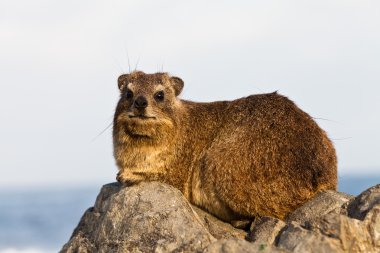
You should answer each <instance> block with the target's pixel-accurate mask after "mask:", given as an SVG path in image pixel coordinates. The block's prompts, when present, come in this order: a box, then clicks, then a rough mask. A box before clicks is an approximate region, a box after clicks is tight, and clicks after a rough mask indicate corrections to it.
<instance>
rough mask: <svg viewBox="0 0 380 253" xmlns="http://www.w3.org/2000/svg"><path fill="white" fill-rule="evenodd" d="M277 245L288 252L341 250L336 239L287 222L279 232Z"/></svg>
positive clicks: (328, 252) (327, 252) (302, 252)
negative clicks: (284, 227)
mask: <svg viewBox="0 0 380 253" xmlns="http://www.w3.org/2000/svg"><path fill="white" fill-rule="evenodd" d="M277 246H278V247H279V248H280V249H285V250H288V251H290V252H297V253H298V252H299V253H304V252H320V253H322V252H323V253H324V252H326V253H330V252H343V250H342V249H341V247H340V245H339V242H338V240H336V239H333V238H329V237H327V236H324V235H321V234H319V233H316V232H313V231H309V230H306V229H304V228H302V227H301V226H299V225H298V224H296V223H294V222H293V223H291V224H289V225H288V226H287V227H286V229H285V230H284V231H283V232H282V233H281V235H280V237H279V239H278V243H277Z"/></svg>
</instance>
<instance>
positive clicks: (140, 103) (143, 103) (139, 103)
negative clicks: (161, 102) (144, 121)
mask: <svg viewBox="0 0 380 253" xmlns="http://www.w3.org/2000/svg"><path fill="white" fill-rule="evenodd" d="M147 106H148V101H147V100H146V98H145V97H143V96H139V97H137V98H136V100H135V107H136V108H137V109H144V108H146V107H147Z"/></svg>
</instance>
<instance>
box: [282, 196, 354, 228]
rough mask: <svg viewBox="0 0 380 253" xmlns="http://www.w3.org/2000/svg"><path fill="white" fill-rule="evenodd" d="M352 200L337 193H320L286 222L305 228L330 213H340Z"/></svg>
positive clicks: (292, 214)
mask: <svg viewBox="0 0 380 253" xmlns="http://www.w3.org/2000/svg"><path fill="white" fill-rule="evenodd" d="M352 198H353V196H351V195H347V194H345V193H340V192H335V191H323V192H320V193H318V194H317V195H316V196H315V197H314V198H313V199H311V200H309V201H308V202H306V203H305V204H304V205H302V206H301V207H299V208H297V209H296V210H295V211H294V212H293V213H291V214H290V215H288V217H287V218H286V222H288V223H290V222H293V221H295V222H298V223H300V224H301V225H303V226H304V225H306V223H307V222H311V221H313V220H315V219H318V218H319V217H322V216H323V215H325V214H327V213H329V212H335V213H340V212H341V210H340V209H341V206H342V205H343V204H344V203H346V202H348V201H349V200H350V199H352Z"/></svg>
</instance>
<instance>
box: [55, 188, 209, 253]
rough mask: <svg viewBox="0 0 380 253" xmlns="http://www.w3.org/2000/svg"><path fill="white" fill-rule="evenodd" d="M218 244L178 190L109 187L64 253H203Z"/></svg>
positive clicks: (86, 217)
mask: <svg viewBox="0 0 380 253" xmlns="http://www.w3.org/2000/svg"><path fill="white" fill-rule="evenodd" d="M214 241H216V239H215V238H214V237H213V236H212V235H211V234H210V233H209V232H208V231H207V229H206V228H205V227H204V226H203V224H202V222H201V221H200V219H199V217H198V216H197V215H195V213H194V211H193V209H192V208H191V206H190V204H189V203H188V202H187V201H186V199H185V198H184V197H183V195H182V194H181V192H180V191H178V190H177V189H174V188H173V187H171V186H168V185H165V184H161V183H157V182H152V183H141V184H139V185H137V186H134V187H120V186H119V185H118V184H110V185H105V186H104V187H103V189H102V191H101V193H100V195H99V196H98V198H97V200H96V203H95V206H94V208H91V209H89V210H87V212H86V213H85V214H84V216H83V217H82V219H81V221H80V223H79V225H78V227H77V228H76V229H75V231H74V233H73V236H72V238H71V239H70V241H69V242H68V243H67V244H66V245H65V246H64V247H63V249H62V251H61V252H105V253H109V252H202V251H203V249H205V248H206V247H207V246H208V245H209V244H211V243H212V242H214Z"/></svg>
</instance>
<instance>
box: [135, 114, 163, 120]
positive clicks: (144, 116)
mask: <svg viewBox="0 0 380 253" xmlns="http://www.w3.org/2000/svg"><path fill="white" fill-rule="evenodd" d="M128 117H129V118H130V119H156V117H154V116H148V115H144V114H138V115H135V114H130V115H128Z"/></svg>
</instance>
